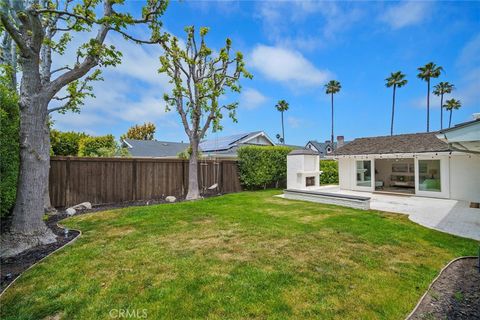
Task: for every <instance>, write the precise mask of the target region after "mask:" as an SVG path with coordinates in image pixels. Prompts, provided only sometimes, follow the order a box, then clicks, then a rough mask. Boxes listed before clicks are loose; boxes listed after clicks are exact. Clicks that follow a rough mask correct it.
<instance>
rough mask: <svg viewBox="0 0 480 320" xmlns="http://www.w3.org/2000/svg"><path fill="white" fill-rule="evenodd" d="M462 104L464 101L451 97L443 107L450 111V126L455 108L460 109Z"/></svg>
mask: <svg viewBox="0 0 480 320" xmlns="http://www.w3.org/2000/svg"><path fill="white" fill-rule="evenodd" d="M461 106H462V103H461V102H460V100H455V99H450V100H447V101H445V104H444V105H443V107H444V108H445V110H447V111H450V118H449V120H448V127H449V128H450V127H451V126H452V112H453V110H458V109H460V107H461Z"/></svg>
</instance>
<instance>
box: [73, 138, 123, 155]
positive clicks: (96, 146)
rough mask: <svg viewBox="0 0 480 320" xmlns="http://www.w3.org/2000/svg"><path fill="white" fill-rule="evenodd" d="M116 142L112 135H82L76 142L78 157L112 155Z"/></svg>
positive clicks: (114, 151) (115, 148)
mask: <svg viewBox="0 0 480 320" xmlns="http://www.w3.org/2000/svg"><path fill="white" fill-rule="evenodd" d="M116 150H117V143H116V142H115V138H114V137H113V135H111V134H108V135H106V136H99V137H83V138H81V139H80V141H79V143H78V155H79V156H80V157H110V156H114V155H115V153H116Z"/></svg>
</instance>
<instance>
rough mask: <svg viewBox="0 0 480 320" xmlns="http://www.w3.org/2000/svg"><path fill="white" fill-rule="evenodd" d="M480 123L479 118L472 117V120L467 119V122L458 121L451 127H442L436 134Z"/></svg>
mask: <svg viewBox="0 0 480 320" xmlns="http://www.w3.org/2000/svg"><path fill="white" fill-rule="evenodd" d="M478 124H480V118H478V119H474V120H470V121H467V122H462V123H459V124H456V125H454V126H453V127H451V128H447V129H443V130H440V131H439V132H438V134H442V133H448V132H452V131H456V130H458V129H461V128H464V127H469V126H474V125H475V126H476V125H478Z"/></svg>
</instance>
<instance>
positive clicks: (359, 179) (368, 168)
mask: <svg viewBox="0 0 480 320" xmlns="http://www.w3.org/2000/svg"><path fill="white" fill-rule="evenodd" d="M356 185H357V187H371V186H372V161H371V160H358V161H356Z"/></svg>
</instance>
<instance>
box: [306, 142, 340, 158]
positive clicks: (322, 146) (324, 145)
mask: <svg viewBox="0 0 480 320" xmlns="http://www.w3.org/2000/svg"><path fill="white" fill-rule="evenodd" d="M309 145H311V146H313V147H314V148H315V150H317V151H318V153H319V154H320V156H324V155H327V154H329V153H330V152H331V151H329V148H332V143H330V142H318V141H316V140H310V141H308V142H307V144H306V145H305V148H309ZM336 147H337V143H336V142H334V143H333V148H336ZM309 149H311V148H309ZM330 150H331V149H330Z"/></svg>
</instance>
